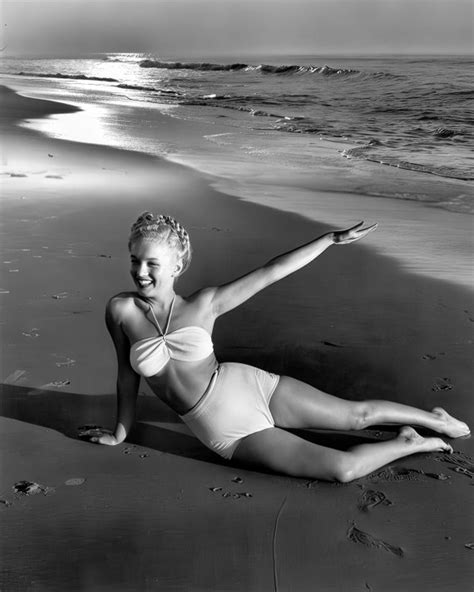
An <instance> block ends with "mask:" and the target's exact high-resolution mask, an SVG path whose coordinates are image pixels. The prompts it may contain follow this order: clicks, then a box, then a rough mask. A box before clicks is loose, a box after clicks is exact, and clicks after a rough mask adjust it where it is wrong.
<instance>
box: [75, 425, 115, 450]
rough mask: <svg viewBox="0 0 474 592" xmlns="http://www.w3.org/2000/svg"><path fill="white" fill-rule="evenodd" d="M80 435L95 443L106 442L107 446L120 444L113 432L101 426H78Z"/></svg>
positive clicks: (81, 437)
mask: <svg viewBox="0 0 474 592" xmlns="http://www.w3.org/2000/svg"><path fill="white" fill-rule="evenodd" d="M78 437H79V438H80V439H81V440H87V441H88V442H93V443H94V444H105V445H106V446H115V445H117V444H120V442H119V441H118V440H117V438H116V437H115V436H114V435H113V432H111V431H110V430H108V429H106V428H101V427H100V426H82V427H80V428H78Z"/></svg>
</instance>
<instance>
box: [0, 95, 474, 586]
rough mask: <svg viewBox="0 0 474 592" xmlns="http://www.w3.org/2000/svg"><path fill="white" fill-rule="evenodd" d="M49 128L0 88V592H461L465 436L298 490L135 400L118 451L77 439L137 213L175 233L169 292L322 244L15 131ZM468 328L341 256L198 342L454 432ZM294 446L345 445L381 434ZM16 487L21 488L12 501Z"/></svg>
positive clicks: (467, 580) (372, 255)
mask: <svg viewBox="0 0 474 592" xmlns="http://www.w3.org/2000/svg"><path fill="white" fill-rule="evenodd" d="M67 109H70V107H68V106H65V105H62V104H60V103H52V102H47V101H38V100H33V99H25V98H23V99H20V98H19V97H18V96H17V95H15V94H13V93H12V92H11V91H8V90H5V89H2V115H1V117H0V125H1V130H0V131H1V133H2V170H1V173H2V174H1V186H0V187H1V196H2V206H1V207H2V216H1V226H0V229H1V244H2V262H1V265H2V273H1V280H0V288H1V290H0V292H1V293H0V303H1V306H2V321H1V328H2V366H1V379H2V383H3V384H2V387H1V388H2V391H1V400H0V405H1V415H2V416H3V417H2V418H1V426H0V430H1V432H0V433H1V439H2V451H3V452H2V459H1V463H2V465H1V466H2V487H1V492H0V499H1V503H0V512H1V513H2V531H1V532H2V534H1V543H0V544H1V548H0V554H1V560H2V561H1V563H2V568H1V576H0V578H1V589H2V590H8V591H16V590H34V591H36V590H38V591H40V590H41V591H43V590H44V591H55V590H65V589H67V590H72V591H75V590H81V591H96V590H101V591H102V590H112V589H114V590H124V591H128V590H130V591H136V590H140V591H141V590H157V589H159V590H165V591H168V590H170V591H174V590H186V591H188V590H190V591H214V590H215V591H239V592H240V591H259V592H260V591H267V590H269V591H273V590H280V591H283V590H295V591H297V592H300V591H301V592H305V591H307V590H308V591H310V590H311V591H313V590H328V591H345V590H351V591H352V590H361V591H366V590H373V591H374V592H375V591H387V592H391V591H394V592H395V591H401V590H403V591H411V590H413V591H415V590H416V591H418V590H420V589H429V590H439V591H443V592H444V591H446V590H456V591H463V590H470V589H471V582H472V577H473V570H472V552H473V551H472V548H471V547H470V546H469V545H470V544H471V543H473V542H474V533H473V532H472V526H471V525H472V510H471V508H472V505H471V504H470V503H469V501H470V496H469V494H470V493H472V484H473V483H474V481H473V478H472V477H473V475H474V473H473V472H472V470H473V466H472V463H470V461H469V455H472V454H473V452H474V450H473V443H472V439H468V440H456V441H452V444H453V445H454V448H455V450H456V451H457V452H456V454H455V455H454V456H453V457H451V458H447V457H445V456H443V455H439V454H429V455H414V456H412V457H409V458H406V459H402V460H400V461H398V462H396V463H393V464H392V465H391V467H390V468H389V469H384V470H383V471H380V472H378V473H377V474H375V475H371V476H368V477H366V478H363V479H359V480H357V481H355V482H353V483H350V484H347V485H335V484H329V483H323V482H309V481H307V480H304V479H295V478H289V477H285V476H279V475H270V474H265V473H262V472H257V471H251V470H248V469H245V468H243V467H239V466H237V465H235V464H234V463H232V462H230V463H228V462H225V461H223V460H222V459H220V458H219V457H217V456H215V455H214V454H213V453H211V452H210V451H208V450H206V449H205V448H204V447H203V446H202V445H201V444H200V443H199V442H198V441H197V440H196V439H195V438H194V437H193V436H192V435H191V434H190V433H189V431H188V430H187V428H186V427H185V426H184V425H183V424H182V423H181V422H180V420H179V418H178V417H177V416H176V415H175V414H174V412H172V411H171V410H170V409H168V408H166V407H165V406H164V405H163V404H162V403H160V401H159V400H158V399H156V398H155V397H152V396H151V395H150V393H149V391H148V390H147V389H146V388H143V389H141V392H140V397H139V413H138V421H137V424H136V426H135V428H134V430H133V431H132V433H131V434H130V437H129V439H128V441H127V442H125V443H124V444H122V445H120V446H117V447H101V446H96V445H93V444H90V443H87V442H84V441H81V440H78V439H77V428H78V427H80V426H84V425H96V424H97V425H106V426H110V427H112V426H113V418H114V412H115V395H114V383H115V359H114V352H113V347H112V344H111V342H110V339H109V337H108V335H107V332H106V330H105V326H104V322H103V314H104V305H105V302H106V300H107V299H108V298H109V297H110V296H111V295H112V294H114V293H116V292H119V291H122V290H124V289H130V287H131V284H130V280H129V279H128V254H127V250H126V238H127V232H128V228H129V226H130V224H131V222H132V221H133V220H134V219H135V217H136V215H137V214H138V213H140V212H141V211H143V210H146V209H151V210H154V211H162V212H165V213H169V214H171V215H174V216H176V217H177V218H178V219H180V220H182V222H183V223H184V224H185V226H186V227H187V228H188V229H189V231H190V233H191V237H192V240H193V245H194V249H195V258H194V261H193V265H192V267H191V269H190V270H189V271H188V272H187V273H186V275H185V276H183V278H182V279H180V282H179V284H178V288H179V291H181V292H182V293H183V294H187V293H190V292H192V291H193V290H195V289H197V288H198V287H200V286H202V285H210V284H217V283H221V282H224V281H226V280H229V279H231V278H232V277H235V276H237V275H239V274H241V273H243V272H245V271H247V270H249V269H251V268H253V267H256V266H258V265H260V264H262V263H264V262H265V261H266V260H268V259H269V258H270V257H272V256H274V255H276V254H277V253H280V252H284V251H285V250H287V249H289V248H292V247H294V246H296V245H298V244H300V243H302V242H304V241H307V240H310V239H311V238H312V237H314V236H317V235H319V234H321V233H322V232H324V231H326V230H327V229H328V227H327V226H324V225H322V224H319V223H316V222H314V221H310V220H307V219H304V218H302V217H300V216H298V215H295V214H290V213H287V212H282V211H279V210H276V209H272V208H269V207H264V206H261V205H257V204H252V203H249V202H244V201H241V200H239V199H237V198H236V197H234V196H232V195H226V194H224V193H220V192H218V191H216V190H215V189H213V188H212V187H211V185H210V182H209V179H207V178H206V177H204V176H202V175H200V174H199V173H198V172H196V171H194V170H192V169H189V168H186V167H184V166H181V165H179V164H175V163H170V162H168V161H165V160H160V159H158V158H151V157H148V156H145V155H142V154H138V153H131V152H125V151H119V150H115V149H112V148H106V147H100V146H94V145H86V144H80V143H73V142H67V141H61V140H52V139H50V138H47V137H45V136H43V135H41V134H40V133H38V132H34V131H31V130H27V129H24V128H20V127H18V122H19V121H21V120H22V119H24V118H29V117H33V116H35V117H38V116H40V115H42V116H47V115H48V114H51V113H57V112H59V111H62V112H65V111H66V110H67ZM190 125H191V124H190ZM168 131H169V130H168ZM354 199H357V197H356V196H354ZM420 207H423V206H420ZM374 218H376V212H374ZM473 323H474V306H473V304H472V293H470V292H469V291H468V290H467V289H464V288H463V287H460V286H455V285H453V284H450V283H448V282H445V281H440V280H436V279H432V278H429V277H423V276H420V275H416V274H413V273H410V272H409V271H407V270H406V269H402V267H401V266H399V265H398V264H397V262H396V261H395V260H394V259H392V258H388V257H385V256H384V255H382V254H380V253H378V252H376V251H375V250H374V249H372V248H370V246H367V245H364V244H360V243H358V244H356V245H351V246H348V247H333V248H331V249H330V250H329V251H328V252H326V253H325V254H324V255H323V256H322V257H321V258H320V259H319V260H318V261H316V262H315V263H314V264H312V265H311V266H308V267H307V268H305V269H304V270H301V271H300V272H298V273H297V274H294V275H293V276H291V277H289V278H286V279H285V280H283V281H281V282H280V283H278V284H277V285H274V286H272V287H270V288H268V289H267V290H265V291H264V292H262V293H260V294H259V295H258V296H256V297H254V298H253V299H251V300H250V301H248V302H247V303H245V304H244V305H243V306H242V307H240V308H239V309H237V310H235V311H233V312H231V313H229V314H228V315H226V316H225V317H222V318H221V319H220V320H219V321H218V323H217V325H216V332H215V341H216V349H217V354H218V357H219V359H221V360H222V361H224V360H234V361H242V362H248V363H252V364H255V365H259V366H262V367H264V368H268V369H271V370H273V371H277V372H283V373H287V374H290V375H292V376H295V377H297V378H301V379H303V380H306V381H307V382H309V383H311V384H314V385H317V386H318V387H319V388H322V389H323V390H326V391H328V392H331V393H333V394H336V395H340V396H344V397H347V398H350V399H354V400H361V399H364V398H389V399H392V400H396V401H400V402H405V403H409V404H413V405H417V406H421V407H425V408H431V407H433V406H436V405H441V406H445V407H446V408H447V409H448V410H449V411H450V412H452V413H453V414H454V415H457V416H459V417H460V418H462V419H464V420H466V421H468V422H469V423H470V424H471V425H472V424H473V423H474V421H473V420H474V417H473V415H474V413H473V407H472V405H471V404H470V396H471V393H472V387H473V376H472V369H471V360H472V328H473ZM301 435H303V436H304V437H306V438H309V439H312V440H313V441H315V442H320V443H324V444H329V445H332V446H334V447H338V448H345V447H347V446H349V445H351V444H353V443H355V442H362V441H375V440H377V439H384V438H389V437H393V435H394V428H390V427H387V426H386V427H380V428H377V427H376V428H374V429H371V430H365V431H363V432H359V433H348V434H334V433H329V432H316V431H309V430H307V431H305V432H301ZM22 481H28V482H31V483H36V484H37V485H36V486H30V487H29V488H28V486H27V485H25V484H23V485H20V486H19V488H20V489H23V490H25V488H26V490H27V491H28V490H29V491H31V493H30V494H26V493H21V492H16V491H15V490H14V486H15V484H18V483H20V482H22ZM35 492H36V493H35ZM245 494H247V495H245ZM471 497H472V496H471ZM466 545H467V546H466Z"/></svg>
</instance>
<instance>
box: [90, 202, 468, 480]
mask: <svg viewBox="0 0 474 592" xmlns="http://www.w3.org/2000/svg"><path fill="white" fill-rule="evenodd" d="M376 226H377V225H376V224H374V225H373V226H369V227H367V228H363V223H362V222H361V223H360V224H357V225H356V226H354V227H352V228H350V229H348V230H341V231H335V232H329V233H327V234H324V235H323V236H321V237H319V238H317V239H316V240H313V241H311V242H309V243H307V244H305V245H303V246H301V247H298V248H296V249H294V250H293V251H290V252H288V253H285V254H284V255H281V256H279V257H276V258H274V259H272V260H271V261H269V262H268V263H267V264H266V265H264V266H263V267H260V268H258V269H256V270H255V271H252V272H250V273H248V274H247V275H244V276H243V277H241V278H238V279H236V280H234V281H232V282H230V283H228V284H225V285H222V286H219V287H211V288H204V289H202V290H199V291H198V292H196V293H194V294H192V295H191V296H189V297H186V298H185V297H182V296H179V295H177V294H176V293H175V290H174V288H175V280H176V278H177V277H178V276H179V275H181V274H182V273H183V272H184V271H185V270H186V268H187V267H188V265H189V263H190V260H191V244H190V241H189V236H188V233H187V232H186V231H185V230H184V228H183V227H182V226H181V225H180V224H179V223H178V222H177V221H176V220H174V219H173V218H171V217H169V216H155V215H154V214H151V213H149V212H145V213H144V214H142V215H141V216H139V218H138V219H137V221H136V222H135V224H134V225H133V226H132V230H131V235H130V240H129V250H130V255H131V275H132V278H133V281H134V283H135V286H136V290H137V291H136V292H125V293H121V294H118V295H117V296H114V297H113V298H111V300H110V301H109V303H108V305H107V311H106V322H107V327H108V329H109V331H110V334H111V336H112V339H113V342H114V344H115V348H116V352H117V358H118V379H117V396H118V411H117V422H116V427H115V431H114V433H113V434H111V433H107V430H102V431H99V433H96V434H94V435H93V437H91V438H90V439H91V441H92V442H96V443H98V444H106V445H116V444H120V443H121V442H123V441H124V440H125V438H126V437H127V434H128V432H129V430H130V427H131V426H132V423H133V421H134V417H135V407H136V398H137V392H138V386H139V382H140V376H144V377H145V378H146V380H147V382H148V384H149V386H150V387H151V389H152V391H153V392H154V393H155V394H156V395H158V396H159V397H160V399H162V400H163V401H164V402H165V403H167V404H168V405H169V406H170V407H172V408H173V409H174V410H175V411H176V412H177V413H178V414H179V415H180V416H181V418H182V420H183V421H184V422H185V423H186V424H187V425H188V426H189V428H190V429H191V431H193V432H194V434H195V435H196V436H197V437H198V438H199V439H200V440H201V441H202V442H203V443H204V444H205V445H206V446H208V447H209V448H210V449H212V450H214V451H215V452H217V453H218V454H220V455H221V456H223V457H224V458H226V459H230V458H233V459H237V460H238V461H241V462H245V463H248V464H253V465H255V464H256V465H260V466H262V467H266V468H268V469H271V470H273V471H276V472H279V473H285V474H287V475H293V476H297V477H308V478H312V479H326V480H337V481H340V482H348V481H351V480H353V479H357V478H358V477H362V476H363V475H366V474H368V473H370V472H372V471H374V470H375V469H378V468H379V467H381V466H383V465H385V464H386V463H389V462H391V461H394V460H395V459H397V458H400V457H402V456H405V455H408V454H413V453H415V452H429V451H435V450H437V451H444V452H451V451H452V448H451V446H450V445H449V444H447V443H445V442H444V441H443V440H441V439H440V438H423V437H421V436H420V435H419V434H418V433H417V432H416V431H415V430H414V429H413V428H411V427H403V428H402V429H401V430H400V432H399V434H398V436H397V437H396V438H394V439H393V440H390V441H385V442H377V443H374V444H362V445H359V446H355V447H353V448H351V449H349V450H347V451H339V450H333V449H331V448H326V447H323V446H319V445H316V444H313V443H311V442H308V441H306V440H304V439H302V438H299V437H297V436H296V435H294V434H292V433H290V432H288V431H285V429H282V428H320V429H331V430H338V429H339V430H360V429H363V428H366V427H368V426H370V425H373V424H384V423H392V424H393V423H396V424H416V425H420V426H423V427H427V428H430V429H432V430H434V431H436V432H439V433H441V434H446V435H447V436H449V437H452V438H455V437H458V436H464V435H467V434H469V428H468V427H467V425H466V424H465V423H463V422H461V421H458V420H457V419H455V418H453V417H451V416H450V415H449V414H448V413H447V412H446V411H444V410H443V409H441V408H439V407H436V408H435V409H433V410H432V411H431V412H427V411H422V410H420V409H416V408H414V407H409V406H407V405H401V404H398V403H391V402H388V401H361V402H353V401H346V400H343V399H339V398H337V397H334V396H332V395H328V394H326V393H323V392H321V391H319V390H317V389H316V388H313V387H311V386H309V385H307V384H305V383H303V382H301V381H299V380H296V379H294V378H290V377H288V376H277V375H275V374H272V373H269V372H265V371H263V370H260V369H258V368H253V367H252V366H248V365H244V364H234V363H224V364H219V363H218V361H217V360H216V358H215V356H214V353H213V346H212V340H211V334H212V329H213V326H214V323H215V321H216V319H217V318H218V317H219V316H221V315H223V314H224V313H226V312H228V311H229V310H232V309H233V308H235V307H237V306H239V305H240V304H242V303H243V302H245V301H246V300H247V299H248V298H250V297H251V296H253V295H254V294H256V293H257V292H259V291H260V290H263V288H265V287H266V286H268V285H270V284H272V283H274V282H276V281H278V280H280V279H282V278H283V277H285V276H287V275H289V274H290V273H293V272H294V271H296V270H297V269H300V268H301V267H303V266H304V265H307V264H308V263H310V262H311V261H313V259H315V258H316V257H318V256H319V255H320V254H321V253H322V252H323V251H325V250H326V249H327V248H328V247H330V246H331V245H333V244H336V245H345V244H348V243H351V242H353V241H356V240H359V239H361V238H363V237H364V236H366V235H367V234H368V233H369V232H371V231H373V230H375V228H376Z"/></svg>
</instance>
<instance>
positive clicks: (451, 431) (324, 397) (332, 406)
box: [270, 376, 470, 438]
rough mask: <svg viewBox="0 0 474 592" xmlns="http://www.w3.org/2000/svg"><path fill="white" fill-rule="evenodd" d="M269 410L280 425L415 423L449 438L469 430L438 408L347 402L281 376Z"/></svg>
mask: <svg viewBox="0 0 474 592" xmlns="http://www.w3.org/2000/svg"><path fill="white" fill-rule="evenodd" d="M270 411H271V412H272V415H273V417H274V419H275V424H276V425H277V426H279V427H282V428H322V429H332V430H360V429H364V428H367V427H369V426H371V425H376V424H400V425H405V424H414V425H418V426H422V427H425V428H429V429H431V430H434V431H435V432H438V433H440V434H445V435H447V436H449V437H451V438H457V437H459V436H466V435H468V434H469V433H470V432H469V428H468V426H467V425H466V424H465V423H464V422H462V421H459V420H457V419H455V418H454V417H451V415H449V414H448V413H447V412H446V411H445V410H444V409H441V407H435V408H434V409H433V410H432V411H423V410H422V409H417V408H416V407H410V406H408V405H402V404H400V403H392V402H391V401H376V400H371V401H346V400H345V399H340V398H338V397H334V396H333V395H329V394H327V393H324V392H323V391H320V390H318V389H316V388H314V387H312V386H310V385H308V384H306V383H304V382H301V381H300V380H296V379H295V378H290V377H288V376H282V377H281V378H280V382H279V383H278V386H277V388H276V389H275V392H274V393H273V396H272V398H271V400H270Z"/></svg>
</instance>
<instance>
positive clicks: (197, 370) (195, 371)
mask: <svg viewBox="0 0 474 592" xmlns="http://www.w3.org/2000/svg"><path fill="white" fill-rule="evenodd" d="M190 365H191V364H189V363H185V364H183V365H181V364H175V363H172V364H168V366H167V369H166V371H165V372H162V373H160V374H157V375H155V376H150V377H147V378H146V382H147V384H148V385H149V386H150V388H151V390H152V391H153V393H154V394H155V395H157V396H158V397H159V398H160V399H161V400H162V401H163V402H164V403H166V404H167V405H168V406H169V407H171V409H173V411H175V412H176V413H177V414H178V415H183V414H184V413H187V411H189V410H190V409H192V408H193V407H194V406H195V405H196V404H197V403H198V401H199V400H200V399H201V397H202V396H203V393H205V392H207V390H208V388H209V385H210V383H211V381H212V379H213V376H214V373H215V372H216V370H217V369H218V367H219V363H218V361H217V360H216V358H215V357H214V356H209V358H208V359H207V360H206V361H205V363H200V364H192V365H193V366H194V368H192V369H191V368H189V366H190ZM183 366H184V368H183Z"/></svg>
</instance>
